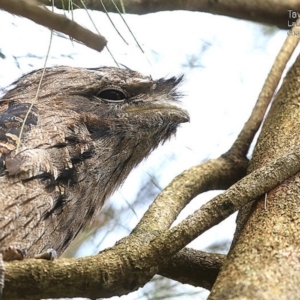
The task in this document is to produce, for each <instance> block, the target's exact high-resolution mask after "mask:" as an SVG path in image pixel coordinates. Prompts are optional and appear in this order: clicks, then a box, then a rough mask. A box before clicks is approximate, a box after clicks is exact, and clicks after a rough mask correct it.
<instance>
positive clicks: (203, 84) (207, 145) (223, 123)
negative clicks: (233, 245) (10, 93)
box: [0, 10, 287, 300]
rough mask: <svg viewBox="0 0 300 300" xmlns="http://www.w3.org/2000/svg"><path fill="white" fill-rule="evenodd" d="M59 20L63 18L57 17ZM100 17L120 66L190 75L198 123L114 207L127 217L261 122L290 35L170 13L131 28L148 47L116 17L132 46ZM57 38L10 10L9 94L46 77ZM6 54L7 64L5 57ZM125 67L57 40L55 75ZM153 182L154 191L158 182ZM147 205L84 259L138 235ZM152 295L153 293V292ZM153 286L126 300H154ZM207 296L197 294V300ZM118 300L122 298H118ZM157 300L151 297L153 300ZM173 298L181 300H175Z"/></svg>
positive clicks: (133, 178) (188, 88)
mask: <svg viewBox="0 0 300 300" xmlns="http://www.w3.org/2000/svg"><path fill="white" fill-rule="evenodd" d="M57 11H58V10H57ZM90 16H91V17H92V19H93V22H94V23H95V25H96V27H97V28H98V30H99V31H100V32H101V34H102V35H104V36H105V37H106V38H107V40H108V47H109V49H110V51H111V52H112V53H113V55H114V57H115V59H116V60H117V61H118V63H120V64H123V65H125V66H127V67H129V68H131V69H134V70H137V71H140V72H142V73H144V74H145V75H151V76H152V77H153V78H160V77H170V76H179V75H181V74H184V76H185V80H184V82H183V84H182V85H181V89H180V90H181V91H182V92H183V94H184V97H183V99H182V106H183V107H184V108H185V109H187V110H188V111H189V114H190V119H191V120H190V123H188V124H183V125H182V126H181V127H180V128H179V130H178V132H177V135H176V137H175V138H173V139H172V140H171V141H170V142H167V143H165V144H164V145H163V146H161V147H160V148H159V149H157V150H155V151H154V152H153V153H152V155H151V156H150V157H149V158H148V159H147V160H146V161H144V162H143V163H141V165H140V166H139V167H138V168H136V169H135V170H134V171H133V172H132V173H131V174H130V176H129V177H128V179H127V180H126V182H125V184H124V185H123V187H122V188H121V189H120V190H119V191H118V192H116V193H115V195H113V196H112V198H111V199H110V200H109V202H110V204H108V205H111V204H112V203H113V205H114V206H116V207H118V208H120V207H125V208H128V207H130V203H132V202H133V201H134V199H135V198H136V197H141V198H142V197H146V196H145V193H143V190H142V191H141V187H143V188H144V189H145V190H146V191H147V189H146V188H145V186H147V184H151V179H153V178H154V181H155V184H156V185H157V186H159V188H157V187H154V186H152V189H151V196H152V199H154V197H155V195H156V194H157V193H159V190H160V189H161V188H164V187H165V186H166V185H167V184H168V183H169V182H170V181H171V180H172V179H173V178H174V177H175V176H176V175H178V174H180V173H181V172H182V171H184V170H186V169H188V168H189V167H192V166H194V165H196V164H199V163H201V162H203V161H205V160H207V159H210V158H216V157H218V156H220V155H221V154H222V153H224V152H226V151H227V150H228V149H229V148H230V146H231V145H232V143H233V142H234V140H235V138H236V136H237V134H238V133H239V131H240V130H241V128H242V126H243V124H244V123H245V122H246V120H247V118H248V117H249V115H250V113H251V109H252V107H253V105H254V103H255V101H256V100H257V96H258V94H259V92H260V89H261V87H262V85H263V83H264V80H265V78H266V76H267V74H268V72H269V70H270V68H271V66H272V63H273V61H274V59H275V56H276V55H277V53H278V51H279V49H280V47H281V46H282V44H283V42H284V40H285V38H286V36H287V33H286V31H284V30H278V29H277V28H275V27H268V26H263V25H259V24H255V23H252V22H247V21H242V20H236V19H232V18H228V17H222V16H215V15H211V14H204V13H198V12H186V11H176V12H160V13H155V14H147V15H143V16H137V15H126V16H125V19H126V21H127V23H128V25H129V26H130V28H131V30H132V32H133V33H134V35H135V37H136V39H137V40H138V41H139V43H140V45H141V46H142V48H143V50H144V53H142V52H141V51H140V49H139V47H138V46H137V45H136V43H135V42H134V40H133V38H132V37H131V35H130V34H129V32H128V30H127V29H126V26H124V23H123V22H122V19H121V18H120V16H118V15H115V14H111V18H112V19H113V21H114V24H115V26H116V27H117V28H118V30H119V31H121V33H122V36H123V37H124V38H125V39H126V41H127V42H128V43H129V45H126V44H125V43H124V42H123V41H122V39H121V38H120V37H119V36H118V35H117V33H116V32H115V30H114V28H113V27H112V25H111V24H110V22H109V20H108V18H107V17H106V16H105V15H104V14H103V13H101V12H97V11H92V12H90ZM74 18H75V20H76V21H77V22H78V23H80V24H81V25H83V26H85V27H88V28H90V29H91V30H93V31H95V29H94V27H93V24H92V22H91V21H90V18H89V16H88V15H87V13H86V11H84V10H76V11H74ZM49 41H50V31H49V30H48V29H47V28H43V27H41V26H38V25H35V24H34V23H33V22H31V21H29V20H27V19H25V18H19V17H17V16H13V15H10V14H8V13H6V12H3V11H0V89H3V88H5V87H7V86H9V84H11V83H12V82H13V81H15V80H17V79H18V78H19V77H20V76H21V75H23V74H25V73H27V72H29V71H32V70H34V69H38V68H42V67H43V66H44V63H45V55H46V53H47V51H48V47H49ZM1 53H2V55H1ZM53 65H70V66H79V67H100V66H115V64H114V61H113V60H112V58H111V57H110V55H109V54H108V52H107V51H106V50H105V51H103V52H102V53H98V52H96V51H94V50H91V49H89V48H87V47H85V46H83V45H80V44H78V43H76V42H71V41H70V40H69V39H68V37H65V36H62V35H61V34H55V35H54V37H53V40H52V44H51V50H50V55H49V59H48V61H47V66H53ZM149 182H150V183H149ZM217 193H219V192H217V191H212V192H209V193H205V194H204V195H200V196H198V197H196V198H195V199H194V200H193V201H192V202H191V203H190V204H189V205H188V206H187V207H186V209H185V210H184V211H183V212H182V213H181V214H180V216H179V218H178V220H177V221H176V222H175V224H178V222H180V220H182V219H183V218H184V217H186V216H187V215H189V214H190V213H192V212H193V211H194V210H196V209H197V208H199V207H200V206H201V205H202V204H203V203H205V202H206V201H208V200H209V199H210V198H212V197H213V196H214V195H216V194H217ZM149 201H150V202H151V199H150V200H148V202H147V201H143V202H142V204H141V205H136V206H135V207H134V211H132V210H129V212H127V213H126V214H125V215H124V216H122V215H121V216H120V221H121V222H122V225H117V226H115V225H113V227H111V229H110V230H107V231H106V232H100V233H99V234H97V235H95V237H94V238H93V239H91V240H90V241H89V242H87V243H86V244H84V246H82V247H81V248H80V250H79V252H78V253H77V255H79V256H83V255H91V254H94V253H97V252H98V251H99V250H101V249H104V248H106V247H108V246H113V245H114V243H115V242H116V241H117V240H119V239H120V238H122V237H124V236H126V235H128V233H129V232H130V230H131V229H132V228H134V226H135V225H136V224H137V222H138V221H139V219H140V218H141V216H142V215H143V213H144V212H145V211H146V209H147V205H149ZM234 228H235V216H232V217H230V218H229V219H227V220H225V221H224V222H222V223H221V224H220V225H218V226H215V227H214V228H212V229H211V230H209V231H208V232H206V233H205V234H203V235H202V236H201V237H199V238H198V239H197V240H195V241H194V242H193V243H191V245H189V246H192V247H194V248H196V249H200V250H205V249H207V247H209V246H211V245H214V244H215V243H224V244H227V246H228V245H229V243H230V241H231V239H232V235H233V232H234ZM148 286H150V285H148ZM147 289H150V288H149V287H147V286H146V287H145V288H144V290H143V291H142V290H141V289H140V290H139V291H137V292H135V293H132V294H130V295H129V296H123V297H121V298H122V299H123V300H129V299H147V298H146V297H145V296H143V293H144V292H145V291H147ZM180 291H187V293H189V295H188V294H186V295H185V296H184V299H200V297H202V299H206V297H207V295H208V292H207V291H204V292H202V291H201V289H195V288H189V286H187V285H184V286H183V287H181V289H180ZM199 291H200V292H201V295H199V294H196V295H193V294H191V293H193V292H199ZM114 298H115V299H118V297H114ZM150 299H151V298H150ZM169 299H179V297H175V296H174V297H171V298H169Z"/></svg>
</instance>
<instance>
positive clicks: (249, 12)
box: [40, 0, 300, 28]
mask: <svg viewBox="0 0 300 300" xmlns="http://www.w3.org/2000/svg"><path fill="white" fill-rule="evenodd" d="M40 2H42V3H44V4H45V5H49V1H48V0H41V1H40ZM114 2H115V3H116V5H117V6H118V8H119V10H120V11H122V5H121V1H120V0H115V1H114ZM123 2H124V6H125V11H126V12H127V13H132V14H147V13H152V12H158V11H165V10H190V11H200V12H207V13H211V14H218V15H225V16H229V17H234V18H238V19H244V20H250V21H256V22H261V23H267V24H272V25H276V26H278V27H280V28H287V27H288V20H290V21H292V20H295V19H296V18H289V15H288V10H294V11H300V3H299V1H294V0H265V1H261V0H255V1H254V0H219V1H215V0H201V1H199V0H189V1H180V0H176V1H170V0H128V1H123ZM54 3H55V6H57V7H59V8H62V7H64V8H66V9H69V8H70V4H69V0H64V1H61V0H55V1H54ZM73 3H74V4H75V5H73V8H76V7H81V8H82V7H83V5H82V2H81V1H80V0H75V1H73ZM84 3H85V6H86V7H88V8H90V9H94V10H100V11H104V9H103V6H102V4H101V1H98V0H86V1H84ZM103 3H104V6H105V8H106V10H107V11H109V12H116V11H117V10H116V8H115V6H114V4H113V3H112V1H110V0H104V1H103Z"/></svg>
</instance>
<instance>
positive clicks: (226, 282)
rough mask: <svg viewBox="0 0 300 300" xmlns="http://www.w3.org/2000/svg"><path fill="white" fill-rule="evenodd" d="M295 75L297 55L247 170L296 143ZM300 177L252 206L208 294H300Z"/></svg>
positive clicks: (299, 116) (299, 73)
mask: <svg viewBox="0 0 300 300" xmlns="http://www.w3.org/2000/svg"><path fill="white" fill-rule="evenodd" d="M299 78H300V57H299V58H298V59H297V61H296V63H295V64H294V66H293V67H292V69H291V70H290V71H289V73H288V75H287V77H286V79H285V80H284V83H283V86H282V88H281V89H280V91H279V93H278V94H277V96H276V99H275V101H274V103H273V105H272V108H271V110H270V112H269V115H268V117H267V119H266V121H265V124H264V126H263V129H262V132H261V135H260V137H259V140H258V143H257V146H256V148H255V151H254V154H253V159H252V161H251V164H250V167H249V172H251V171H253V170H255V169H257V168H260V167H261V166H263V165H265V164H266V163H269V162H270V161H272V160H274V159H276V158H278V157H280V156H282V155H284V154H285V153H287V152H290V151H291V150H292V149H294V148H295V147H296V146H297V145H299V141H300V139H299V131H300V106H299V103H300V102H299V101H300V89H299V85H298V84H295V83H296V82H297V81H299ZM299 182H300V175H299V174H297V175H295V176H293V177H291V178H289V179H287V180H286V181H284V182H283V183H282V184H281V185H280V186H279V187H277V188H275V189H273V190H272V191H271V192H269V193H268V195H267V196H266V197H263V198H262V199H260V200H259V201H258V202H255V203H254V204H253V205H252V215H251V216H250V218H249V219H248V222H247V223H246V225H245V227H244V230H243V231H242V233H241V235H240V237H239V239H238V241H237V243H236V245H235V247H234V248H233V249H232V251H231V252H230V254H229V257H228V260H227V261H226V263H225V265H224V267H223V268H222V271H221V273H220V275H219V277H218V279H217V281H216V283H215V285H214V287H213V290H212V293H211V295H210V299H298V298H299V284H300V277H299V259H300V253H299V246H300V231H299V229H300V222H299V193H300V186H299ZM241 221H244V220H243V219H241ZM242 227H243V226H240V228H242Z"/></svg>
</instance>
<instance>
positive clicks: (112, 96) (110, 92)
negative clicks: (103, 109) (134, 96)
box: [98, 89, 126, 102]
mask: <svg viewBox="0 0 300 300" xmlns="http://www.w3.org/2000/svg"><path fill="white" fill-rule="evenodd" d="M98 96H99V97H100V98H101V99H103V100H105V101H108V102H123V101H124V100H125V99H126V95H125V94H124V92H122V91H120V90H116V89H107V90H103V91H101V92H100V93H99V94H98Z"/></svg>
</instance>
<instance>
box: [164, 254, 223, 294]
mask: <svg viewBox="0 0 300 300" xmlns="http://www.w3.org/2000/svg"><path fill="white" fill-rule="evenodd" d="M225 258H226V255H224V254H217V253H207V252H203V251H197V250H194V249H190V248H184V249H182V250H181V251H179V252H178V253H177V254H176V255H175V256H173V257H172V259H171V260H170V261H169V262H168V263H167V264H165V265H163V266H162V267H161V269H160V271H159V275H162V276H165V277H168V278H170V279H173V280H176V281H178V282H181V283H184V284H190V285H193V286H200V287H204V288H206V289H208V290H210V289H211V288H212V286H213V284H214V282H215V280H216V278H217V276H218V274H219V271H220V269H221V267H222V265H223V263H224V260H225Z"/></svg>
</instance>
